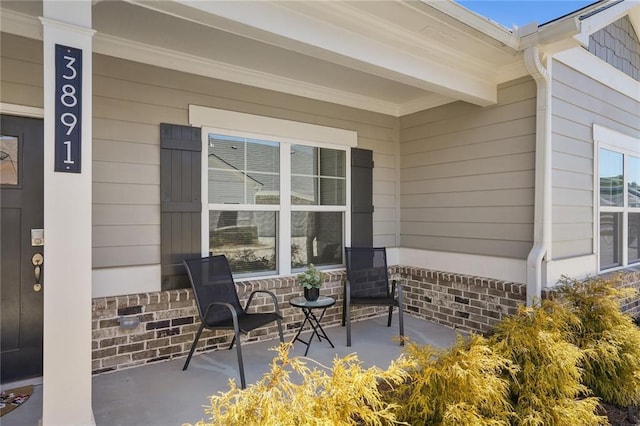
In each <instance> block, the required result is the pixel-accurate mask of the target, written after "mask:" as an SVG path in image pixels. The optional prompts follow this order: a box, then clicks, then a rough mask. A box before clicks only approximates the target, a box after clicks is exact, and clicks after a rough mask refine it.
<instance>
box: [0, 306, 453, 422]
mask: <svg viewBox="0 0 640 426" xmlns="http://www.w3.org/2000/svg"><path fill="white" fill-rule="evenodd" d="M404 319H405V335H406V336H407V337H409V338H410V339H411V340H413V341H415V342H417V343H419V344H430V345H433V346H436V347H441V348H444V347H448V346H449V345H451V344H452V343H453V342H454V341H455V339H456V335H457V334H459V333H461V332H458V331H457V330H453V329H451V328H448V327H444V326H441V325H438V324H433V323H430V322H427V321H424V320H421V319H417V318H413V317H411V316H409V315H407V314H405V318H404ZM397 321H398V319H397V314H394V317H393V323H392V325H391V327H386V317H377V318H372V319H368V320H366V321H359V322H354V323H352V346H351V347H347V346H346V332H345V329H344V328H343V327H340V326H337V327H327V328H326V329H325V331H326V332H327V334H328V335H329V338H330V339H331V341H332V342H333V344H334V345H335V349H333V348H331V346H330V345H329V343H327V342H326V341H325V340H323V341H322V342H318V340H317V339H316V340H314V341H313V343H312V345H311V348H310V350H309V353H308V357H309V358H313V359H314V360H316V361H318V362H319V363H321V364H323V365H326V366H330V365H331V363H332V360H333V359H334V358H335V357H336V356H339V357H342V356H345V355H348V354H350V353H354V352H355V353H357V354H358V358H359V359H360V361H362V363H363V366H364V367H370V366H374V365H375V366H378V367H380V368H386V367H388V365H389V363H390V361H391V360H393V359H396V358H397V357H398V356H399V355H400V354H401V353H402V351H403V349H402V348H401V347H400V346H399V345H398V344H397V343H396V342H395V341H393V337H394V336H397V335H398V323H397ZM309 334H310V333H309V332H305V333H303V335H302V337H303V338H304V339H305V340H306V339H307V338H308V336H309ZM292 338H293V335H291V334H289V335H286V336H285V341H290V340H291V339H292ZM277 344H278V340H277V339H276V340H270V341H267V342H260V343H252V344H244V345H243V346H242V349H243V356H244V365H245V374H246V378H247V386H251V384H252V383H255V382H256V381H258V380H259V379H260V378H261V377H262V376H263V374H264V373H265V372H267V371H268V370H269V365H270V363H271V361H272V359H273V357H274V356H275V352H273V351H270V350H269V348H271V347H274V346H276V345H277ZM305 348H306V347H305V346H304V344H302V343H300V342H296V344H295V345H294V348H293V350H292V351H291V355H299V356H302V355H303V354H304V350H305ZM184 361H185V358H180V359H175V360H171V361H167V362H161V363H157V364H150V365H146V366H142V367H137V368H130V369H126V370H119V371H116V372H112V373H107V374H102V375H99V376H95V377H93V413H94V416H95V420H96V424H97V425H98V426H134V425H140V426H150V425H155V426H162V425H172V426H175V425H181V424H183V423H185V422H186V423H194V422H196V421H198V420H200V419H203V418H206V416H205V414H204V411H203V406H204V405H206V404H207V403H208V396H209V395H214V394H216V393H218V392H221V391H226V390H228V388H229V386H228V379H229V378H234V379H235V380H236V383H238V384H239V383H240V378H239V375H238V364H237V358H236V351H235V348H234V349H233V350H231V351H228V350H220V351H215V352H210V353H206V354H196V355H195V356H194V357H193V359H192V360H191V364H190V365H189V369H188V370H187V371H182V365H183V364H184ZM69 405H70V406H73V401H69ZM41 417H42V385H37V386H35V387H34V394H33V396H32V397H31V398H30V399H29V400H28V401H27V402H26V403H25V405H24V406H22V407H20V408H18V409H16V410H14V411H13V412H11V413H9V414H7V415H5V416H4V417H2V418H1V419H0V424H1V425H2V426H28V425H34V426H35V425H37V424H38V422H39V420H40V418H41Z"/></svg>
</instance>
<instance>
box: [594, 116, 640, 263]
mask: <svg viewBox="0 0 640 426" xmlns="http://www.w3.org/2000/svg"><path fill="white" fill-rule="evenodd" d="M594 135H595V137H596V139H597V140H599V142H600V143H599V146H598V181H599V197H598V198H599V202H598V220H599V259H600V265H599V268H600V270H601V271H604V270H608V269H613V268H617V267H624V266H628V265H631V264H635V263H639V262H640V242H639V240H638V237H639V231H640V152H639V151H638V149H640V141H638V140H635V139H632V138H630V137H628V136H626V135H621V134H618V133H617V132H614V131H611V130H608V129H604V128H601V127H599V126H594Z"/></svg>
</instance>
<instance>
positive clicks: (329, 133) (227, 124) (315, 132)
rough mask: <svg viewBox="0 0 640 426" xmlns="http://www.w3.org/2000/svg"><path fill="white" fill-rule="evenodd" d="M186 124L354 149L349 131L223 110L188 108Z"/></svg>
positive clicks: (353, 137)
mask: <svg viewBox="0 0 640 426" xmlns="http://www.w3.org/2000/svg"><path fill="white" fill-rule="evenodd" d="M189 124H190V125H192V126H197V127H202V126H205V127H214V128H217V129H228V130H230V131H234V130H236V131H238V130H241V131H245V132H249V133H256V134H261V135H269V136H273V137H274V138H285V139H288V140H298V141H299V140H306V141H311V142H318V143H322V144H330V145H341V146H349V147H356V146H358V133H357V132H355V131H353V130H344V129H337V128H335V127H327V126H320V125H317V124H309V123H302V122H299V121H291V120H283V119H280V118H272V117H265V116H261V115H253V114H245V113H241V112H235V111H227V110H223V109H216V108H209V107H204V106H198V105H189Z"/></svg>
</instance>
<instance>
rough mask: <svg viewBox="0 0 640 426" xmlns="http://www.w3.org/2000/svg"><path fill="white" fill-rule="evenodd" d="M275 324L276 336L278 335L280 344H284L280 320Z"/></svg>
mask: <svg viewBox="0 0 640 426" xmlns="http://www.w3.org/2000/svg"><path fill="white" fill-rule="evenodd" d="M276 322H277V323H278V334H279V335H280V343H284V336H283V335H282V320H281V319H280V318H278V319H277V320H276Z"/></svg>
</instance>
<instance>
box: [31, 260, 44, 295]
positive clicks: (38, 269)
mask: <svg viewBox="0 0 640 426" xmlns="http://www.w3.org/2000/svg"><path fill="white" fill-rule="evenodd" d="M43 262H44V257H43V256H42V253H36V254H34V255H33V256H32V257H31V263H32V264H33V266H34V268H33V273H34V275H35V278H36V282H35V284H34V285H33V291H35V292H36V293H38V292H39V291H41V290H42V284H40V279H41V277H42V267H41V265H42V263H43Z"/></svg>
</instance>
